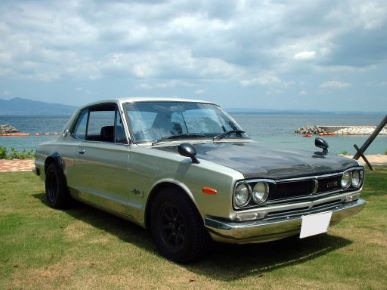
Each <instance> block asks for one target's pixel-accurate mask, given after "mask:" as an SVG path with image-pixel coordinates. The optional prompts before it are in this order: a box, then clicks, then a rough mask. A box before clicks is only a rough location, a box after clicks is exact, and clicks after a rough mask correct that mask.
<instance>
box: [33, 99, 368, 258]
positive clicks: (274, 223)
mask: <svg viewBox="0 0 387 290" xmlns="http://www.w3.org/2000/svg"><path fill="white" fill-rule="evenodd" d="M315 145H316V146H317V147H320V148H321V149H319V148H315V149H314V150H310V151H301V150H290V149H278V148H274V147H273V146H270V147H268V146H264V145H262V144H260V143H259V142H256V141H253V140H251V139H250V138H249V137H248V136H247V135H246V133H245V132H244V131H243V130H242V129H241V128H240V127H239V125H238V124H237V123H236V122H235V121H234V120H233V119H232V118H231V117H230V116H229V115H227V114H226V113H225V112H223V111H222V109H221V108H220V107H219V106H217V105H215V104H213V103H210V102H205V101H193V100H185V99H157V98H131V99H120V100H109V101H103V102H98V103H94V104H90V105H87V106H85V107H83V108H81V109H79V110H78V111H77V112H76V113H75V114H74V115H73V117H72V118H71V119H70V121H69V122H68V124H67V125H66V127H65V130H64V131H63V134H62V135H61V136H60V137H59V138H58V139H57V140H55V141H53V142H47V143H43V144H41V145H40V146H39V147H38V148H37V151H36V161H35V162H36V173H37V174H38V175H40V177H41V178H42V180H43V181H45V188H46V195H47V201H48V203H49V204H50V205H51V206H52V207H54V208H63V207H66V206H68V205H69V202H70V200H71V199H75V200H78V201H82V202H85V203H87V204H90V205H92V206H95V207H97V208H100V209H102V210H105V211H108V212H110V213H113V214H115V215H118V216H121V217H123V218H125V219H128V220H131V221H133V222H135V223H136V224H138V225H140V226H142V227H145V228H147V229H149V230H150V232H151V234H152V237H153V239H154V242H155V244H156V246H157V248H158V250H159V251H160V253H161V254H162V255H164V256H165V257H167V258H169V259H171V260H173V261H177V262H182V263H184V262H190V261H192V260H194V259H196V258H198V257H200V256H201V255H202V254H203V253H204V252H205V250H206V248H208V247H207V244H208V243H209V242H210V241H211V239H212V240H215V241H220V242H227V243H238V244H242V243H255V242H265V241H272V240H277V239H282V238H285V237H290V236H295V235H299V237H300V238H304V237H308V236H311V235H316V234H319V233H324V232H326V231H327V229H328V227H329V226H331V225H333V224H336V223H337V222H339V221H340V220H341V219H343V218H345V217H347V216H350V215H353V214H355V213H357V212H359V211H360V210H361V209H362V208H363V206H364V205H365V203H366V202H365V201H364V200H362V199H360V198H359V195H360V191H361V189H362V186H363V180H364V170H363V167H361V166H359V164H358V163H357V162H356V161H355V160H351V159H347V158H343V157H338V156H336V155H334V154H329V153H328V149H327V148H328V144H327V143H326V142H325V141H324V140H322V139H319V138H316V140H315Z"/></svg>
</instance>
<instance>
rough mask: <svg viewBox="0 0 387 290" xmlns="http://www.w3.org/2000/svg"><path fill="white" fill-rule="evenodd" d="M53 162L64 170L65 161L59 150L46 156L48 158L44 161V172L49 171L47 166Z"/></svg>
mask: <svg viewBox="0 0 387 290" xmlns="http://www.w3.org/2000/svg"><path fill="white" fill-rule="evenodd" d="M51 163H55V164H56V166H58V168H59V169H60V170H61V171H62V172H64V162H63V159H62V157H61V156H60V154H59V153H58V152H54V153H52V154H50V155H48V156H47V157H46V160H45V161H44V172H46V171H47V167H48V165H50V164H51Z"/></svg>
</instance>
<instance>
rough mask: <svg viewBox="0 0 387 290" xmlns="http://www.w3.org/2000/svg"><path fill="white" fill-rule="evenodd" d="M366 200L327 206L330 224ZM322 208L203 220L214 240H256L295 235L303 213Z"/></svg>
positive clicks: (269, 239)
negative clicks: (270, 216) (267, 216)
mask: <svg viewBox="0 0 387 290" xmlns="http://www.w3.org/2000/svg"><path fill="white" fill-rule="evenodd" d="M366 203H367V202H366V201H365V200H363V199H358V200H355V201H352V202H348V203H341V204H338V205H335V206H334V207H333V208H332V209H329V211H332V218H331V222H330V226H332V225H334V224H336V223H338V222H339V221H340V220H342V219H343V218H346V217H348V216H351V215H354V214H356V213H358V212H359V211H361V210H362V209H363V207H364V206H365V204H366ZM324 211H327V210H314V211H309V212H307V213H303V214H298V215H297V214H296V215H295V214H292V215H284V216H282V217H276V218H273V219H262V220H255V221H245V222H233V221H227V220H224V219H218V218H214V217H207V218H205V220H204V223H205V226H206V228H207V229H208V231H209V233H210V235H211V236H212V238H213V239H214V240H216V241H220V242H227V243H235V244H246V243H258V242H267V241H273V240H279V239H282V238H286V237H290V236H294V235H298V234H299V233H300V231H301V220H302V215H308V214H313V213H318V212H324Z"/></svg>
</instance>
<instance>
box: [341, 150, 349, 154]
mask: <svg viewBox="0 0 387 290" xmlns="http://www.w3.org/2000/svg"><path fill="white" fill-rule="evenodd" d="M340 154H342V155H348V154H349V153H348V151H346V150H344V151H341V152H340Z"/></svg>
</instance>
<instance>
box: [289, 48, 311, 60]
mask: <svg viewBox="0 0 387 290" xmlns="http://www.w3.org/2000/svg"><path fill="white" fill-rule="evenodd" d="M315 57H316V52H315V51H314V50H312V51H308V50H306V51H300V52H298V53H296V54H295V55H294V59H295V60H312V59H314V58H315Z"/></svg>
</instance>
